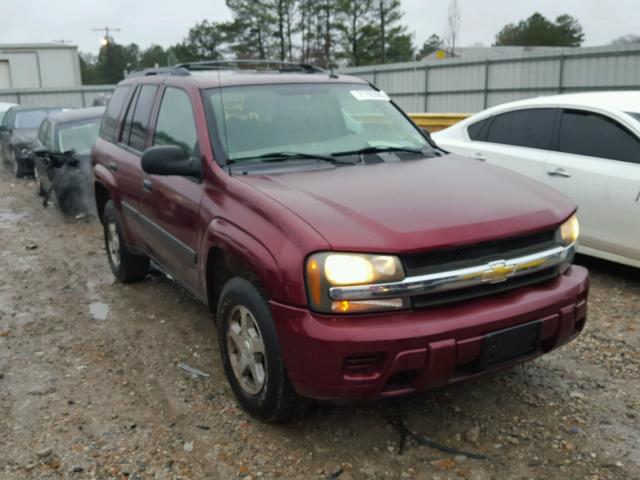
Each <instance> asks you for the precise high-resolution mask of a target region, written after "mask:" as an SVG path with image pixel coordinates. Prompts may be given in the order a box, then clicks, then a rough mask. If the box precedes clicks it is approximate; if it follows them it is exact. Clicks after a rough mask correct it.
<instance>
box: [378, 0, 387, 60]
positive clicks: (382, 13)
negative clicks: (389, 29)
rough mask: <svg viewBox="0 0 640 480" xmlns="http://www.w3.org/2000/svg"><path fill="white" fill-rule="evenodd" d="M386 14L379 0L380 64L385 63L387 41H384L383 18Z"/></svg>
mask: <svg viewBox="0 0 640 480" xmlns="http://www.w3.org/2000/svg"><path fill="white" fill-rule="evenodd" d="M386 14H387V12H386V11H385V9H384V0H380V33H381V35H380V37H381V38H380V41H381V43H382V45H381V47H382V63H383V64H384V63H387V39H386V31H385V30H386V25H385V21H386V19H385V16H386Z"/></svg>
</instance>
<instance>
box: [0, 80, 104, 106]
mask: <svg viewBox="0 0 640 480" xmlns="http://www.w3.org/2000/svg"><path fill="white" fill-rule="evenodd" d="M114 88H115V87H114V86H112V85H96V86H90V87H80V88H78V87H74V88H29V89H12V90H0V102H7V103H19V104H20V105H27V106H38V107H69V108H82V107H90V106H91V105H92V104H93V100H94V99H95V98H96V97H98V96H100V95H104V94H108V93H111V92H113V89H114Z"/></svg>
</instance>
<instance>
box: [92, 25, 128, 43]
mask: <svg viewBox="0 0 640 480" xmlns="http://www.w3.org/2000/svg"><path fill="white" fill-rule="evenodd" d="M93 31H94V32H104V33H105V35H104V37H103V38H102V40H101V42H100V43H102V45H103V46H106V45H108V44H109V43H110V42H111V32H121V31H122V30H121V29H120V28H109V27H108V26H106V27H104V28H94V29H93Z"/></svg>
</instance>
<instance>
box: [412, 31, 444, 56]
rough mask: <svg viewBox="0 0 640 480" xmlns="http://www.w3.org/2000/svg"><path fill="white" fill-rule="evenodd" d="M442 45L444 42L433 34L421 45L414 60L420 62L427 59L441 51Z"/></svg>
mask: <svg viewBox="0 0 640 480" xmlns="http://www.w3.org/2000/svg"><path fill="white" fill-rule="evenodd" d="M443 45H444V40H443V39H442V38H440V37H439V36H438V35H436V34H435V33H434V34H433V35H431V36H430V37H429V38H427V40H426V41H425V42H424V43H423V44H422V48H421V49H420V51H419V52H418V53H417V54H416V59H417V60H422V59H423V58H425V57H428V56H429V55H431V54H432V53H433V52H435V51H437V50H441V49H442V47H443Z"/></svg>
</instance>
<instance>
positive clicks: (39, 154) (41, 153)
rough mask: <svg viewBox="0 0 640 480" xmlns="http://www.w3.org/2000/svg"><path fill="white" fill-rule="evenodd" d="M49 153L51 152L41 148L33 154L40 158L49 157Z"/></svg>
mask: <svg viewBox="0 0 640 480" xmlns="http://www.w3.org/2000/svg"><path fill="white" fill-rule="evenodd" d="M49 153H50V152H49V150H47V149H46V148H45V147H39V148H36V149H35V150H34V151H33V154H34V155H35V156H36V157H38V158H44V157H48V156H49Z"/></svg>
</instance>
